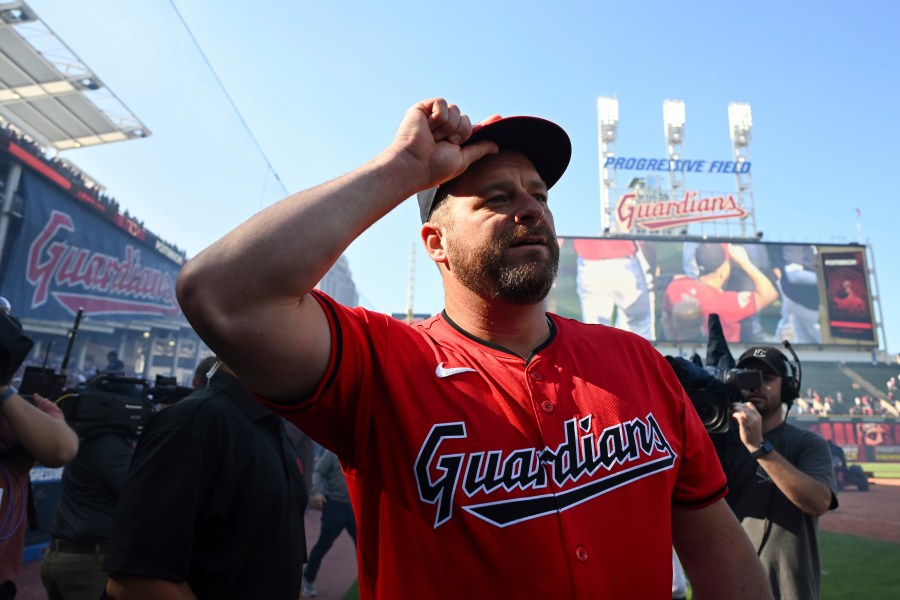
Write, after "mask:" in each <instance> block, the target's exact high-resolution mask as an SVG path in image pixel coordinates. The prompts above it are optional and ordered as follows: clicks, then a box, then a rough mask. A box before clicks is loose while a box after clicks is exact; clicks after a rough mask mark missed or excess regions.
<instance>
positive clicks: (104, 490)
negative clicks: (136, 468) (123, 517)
mask: <svg viewBox="0 0 900 600" xmlns="http://www.w3.org/2000/svg"><path fill="white" fill-rule="evenodd" d="M134 444H135V440H134V438H132V437H131V435H130V433H129V432H128V431H126V430H125V429H124V428H123V430H122V432H114V431H106V432H100V433H96V434H87V435H82V436H80V443H79V446H78V454H77V455H76V456H75V460H73V461H72V462H71V463H69V465H67V466H66V468H65V471H63V476H62V495H61V497H60V501H59V507H58V508H57V509H56V514H55V515H54V517H53V524H52V526H51V529H50V537H51V539H50V546H49V548H48V549H47V554H45V555H44V558H43V560H42V561H41V581H42V582H43V584H44V588H46V590H47V598H48V600H97V598H99V597H100V595H101V594H102V592H103V588H104V587H105V586H106V580H107V578H108V577H109V573H108V572H106V571H104V570H103V556H104V552H105V550H106V543H107V541H108V540H109V537H110V534H111V533H112V527H113V517H114V516H115V512H116V503H117V502H118V501H119V494H120V493H121V491H122V488H123V487H124V485H125V478H126V476H127V475H128V463H129V462H131V455H132V454H133V453H134Z"/></svg>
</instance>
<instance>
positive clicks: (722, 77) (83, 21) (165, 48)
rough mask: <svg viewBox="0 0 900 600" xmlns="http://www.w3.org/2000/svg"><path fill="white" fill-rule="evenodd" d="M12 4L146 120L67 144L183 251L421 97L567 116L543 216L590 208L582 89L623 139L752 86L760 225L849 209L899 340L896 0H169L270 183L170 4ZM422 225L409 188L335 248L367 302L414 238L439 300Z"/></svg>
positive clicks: (419, 278) (699, 134) (745, 95)
mask: <svg viewBox="0 0 900 600" xmlns="http://www.w3.org/2000/svg"><path fill="white" fill-rule="evenodd" d="M29 4H30V5H31V6H32V8H34V9H35V10H36V11H37V13H38V14H39V15H40V17H41V18H42V19H43V20H44V22H45V23H46V24H47V25H49V26H50V27H51V28H52V29H53V30H54V31H55V32H56V34H57V35H58V36H59V37H60V38H61V39H63V40H64V41H65V43H66V44H67V45H68V46H69V47H70V48H71V49H72V50H73V51H74V52H75V53H76V54H77V55H78V56H79V57H80V58H81V59H82V60H83V61H84V63H85V64H87V65H88V66H89V67H90V68H91V69H92V70H93V71H94V72H95V73H96V74H97V75H98V76H99V77H100V78H101V79H102V80H103V82H104V83H105V84H106V85H108V86H109V87H110V88H111V89H112V90H113V92H114V93H115V94H116V95H117V96H118V97H119V98H120V99H121V100H122V101H123V102H124V103H125V104H126V105H127V106H128V107H129V108H130V109H131V110H132V111H133V112H134V113H135V114H136V115H137V116H138V117H139V118H140V119H141V120H142V121H143V122H144V123H145V124H146V125H147V127H149V128H150V130H151V131H152V132H153V135H152V136H151V137H150V138H148V139H144V140H138V141H129V142H124V143H119V144H110V145H107V146H106V147H95V148H83V149H79V150H73V151H68V152H65V153H63V156H65V157H66V158H68V159H69V160H71V161H72V162H74V163H75V164H77V165H78V166H80V167H81V168H82V169H84V170H85V171H86V172H87V173H89V174H90V175H91V176H93V177H94V178H96V179H97V180H98V181H99V182H101V183H102V184H103V185H105V186H106V187H107V189H108V192H109V193H110V194H111V195H113V196H115V197H116V198H117V199H118V200H119V202H120V203H121V204H122V205H123V206H124V207H126V208H128V209H129V211H130V212H131V213H132V214H135V215H137V216H139V217H140V218H142V219H143V220H144V222H145V225H146V226H147V227H149V228H150V229H151V230H153V231H154V232H156V233H158V234H160V235H161V236H162V237H163V238H165V239H167V240H169V241H171V242H174V243H176V244H178V245H179V246H180V247H182V248H185V249H187V251H188V253H189V254H195V253H196V252H198V251H199V250H201V249H202V248H203V247H205V246H207V245H208V244H209V243H211V242H212V241H214V240H215V239H217V238H218V237H220V236H221V235H223V234H224V233H225V232H226V231H228V230H229V229H231V228H233V227H234V226H236V225H237V224H239V223H240V222H241V221H243V220H245V219H246V218H248V217H249V216H251V215H252V214H253V213H255V212H257V211H258V210H260V209H261V208H264V207H265V206H267V205H269V204H271V203H273V202H275V201H277V200H278V199H279V198H280V197H282V196H283V195H284V189H285V188H286V189H287V190H288V191H290V192H294V191H299V190H301V189H304V188H307V187H310V186H313V185H315V184H317V183H321V182H323V181H325V180H328V179H331V178H333V177H336V176H338V175H341V174H343V173H345V172H347V171H349V170H351V169H353V168H354V167H356V166H358V165H359V164H361V163H363V162H364V161H366V160H367V159H368V158H370V157H371V156H373V155H374V154H375V153H377V152H378V151H379V150H381V149H382V148H383V147H384V146H385V145H387V144H388V143H389V142H390V141H391V139H392V137H393V133H394V131H395V128H396V126H397V124H398V123H399V121H400V119H401V117H402V115H403V112H404V111H405V110H406V108H407V107H409V106H410V105H412V104H414V103H415V102H417V101H418V100H420V99H423V98H427V97H431V96H443V97H446V98H448V99H449V100H450V101H452V102H455V103H457V104H459V105H460V106H461V107H462V109H463V110H464V111H465V112H467V113H468V114H470V115H471V116H472V117H473V121H475V120H480V119H481V118H484V117H486V116H488V115H490V114H493V113H500V114H504V115H511V114H535V115H540V116H543V117H546V118H549V119H552V120H554V121H556V122H558V123H560V124H561V125H563V126H564V127H565V128H566V129H567V131H568V132H569V134H570V136H571V137H572V141H573V147H574V155H573V159H572V163H571V166H570V168H569V171H568V172H567V174H566V175H565V176H564V177H563V179H562V180H561V181H560V183H559V184H558V185H557V186H556V187H554V190H553V194H552V206H553V209H554V214H555V217H556V225H557V231H558V233H559V234H560V235H597V234H598V233H599V231H600V216H599V213H600V208H599V183H598V164H597V163H598V146H597V119H596V100H597V97H598V96H610V95H615V96H617V97H618V100H619V104H620V124H619V141H618V147H617V149H618V153H619V155H621V156H626V155H627V156H650V157H655V156H662V155H664V153H665V140H664V137H663V127H662V103H663V100H665V99H669V98H671V99H680V100H683V101H684V102H685V105H686V112H687V125H686V133H685V143H684V154H685V156H686V157H688V158H703V159H720V158H727V157H728V156H730V154H731V144H730V139H729V137H728V121H727V106H728V103H729V102H749V103H750V104H751V106H752V108H753V134H752V135H753V144H752V146H751V147H750V155H751V159H752V162H753V189H754V196H755V200H756V209H757V210H756V220H757V227H758V229H760V230H762V231H763V232H764V233H765V239H766V240H768V241H802V242H811V243H829V242H832V243H847V242H855V241H857V239H858V235H859V234H858V233H857V219H856V209H859V210H860V212H861V215H862V217H861V219H860V221H859V222H860V225H861V235H862V239H863V241H869V242H871V243H872V245H873V247H874V250H875V259H876V264H875V266H876V272H877V279H878V285H879V292H880V299H881V306H882V310H883V319H884V323H885V326H886V330H887V344H888V349H889V350H891V351H892V352H894V353H896V352H898V351H900V266H898V262H897V259H896V258H895V257H897V256H900V234H898V222H897V219H898V216H900V211H898V209H897V207H896V202H897V201H898V199H900V193H898V191H897V188H895V187H894V185H893V176H891V175H890V174H891V173H895V174H896V172H897V169H898V167H897V165H898V164H900V151H898V148H900V41H898V40H900V37H898V36H897V35H896V26H897V23H900V8H898V5H896V4H895V3H890V2H886V1H881V2H871V1H863V2H860V3H857V4H854V5H853V7H852V9H851V8H849V6H848V5H847V4H846V3H838V2H834V1H830V0H829V1H824V2H815V3H812V2H798V3H782V2H771V1H768V0H766V1H760V2H754V3H722V2H711V1H702V2H693V3H687V2H684V3H677V2H657V1H649V2H634V1H631V2H626V1H622V2H619V1H615V2H610V1H603V2H578V3H575V2H569V1H565V0H561V1H560V2H554V3H551V2H546V1H544V2H535V1H530V0H527V1H516V2H512V1H503V2H499V1H496V2H492V1H487V2H485V1H481V2H471V1H470V0H457V1H456V2H453V3H424V2H418V3H413V2H405V1H401V2H379V3H374V2H349V1H344V2H341V1H337V2H334V1H333V2H308V1H299V0H297V1H291V2H287V1H285V2H275V1H272V2H265V3H248V2H235V1H232V0H215V1H213V0H194V1H189V0H177V1H176V3H175V5H176V6H177V7H178V10H179V11H180V12H181V14H182V15H183V17H184V19H185V21H186V22H187V24H188V25H189V27H190V28H191V30H192V31H193V33H194V35H195V36H196V38H197V40H198V42H199V44H200V46H201V47H202V49H203V51H204V52H205V53H206V55H207V57H208V59H209V61H210V62H211V64H212V66H213V67H214V68H215V70H216V72H217V73H218V75H219V77H220V78H221V81H222V82H223V83H224V85H225V87H226V88H227V89H228V92H229V93H230V94H231V97H232V99H233V101H234V103H235V104H236V105H237V107H238V108H239V109H240V111H241V114H242V115H243V118H244V119H245V121H246V123H247V124H248V125H249V127H250V129H251V130H252V133H253V136H254V137H255V138H256V140H257V141H258V143H259V146H260V147H261V148H262V150H263V152H264V153H265V155H266V156H267V157H268V160H269V161H270V162H271V165H272V167H273V169H274V172H275V173H277V174H278V176H279V177H280V180H281V183H282V184H283V186H284V188H282V185H281V184H279V182H278V181H276V179H275V177H274V174H273V172H272V170H270V169H269V168H268V166H267V163H266V160H265V158H264V157H263V155H262V154H261V153H260V151H259V150H258V149H257V146H256V145H255V144H254V142H253V140H252V139H251V138H250V135H249V134H248V132H247V130H246V129H245V128H244V127H243V125H242V124H241V121H240V120H239V118H238V117H237V115H236V114H235V112H234V110H233V109H232V107H231V105H230V104H229V101H228V99H227V98H226V97H225V95H224V94H223V93H222V91H221V89H220V88H219V86H218V84H217V83H216V80H215V78H214V76H213V75H212V73H211V72H210V70H209V69H208V67H207V65H206V63H205V61H204V60H203V57H202V56H201V55H200V53H199V51H198V50H197V48H196V47H195V46H194V44H193V42H192V41H191V38H190V36H189V34H188V32H187V30H186V29H185V28H184V26H183V25H182V23H181V21H180V20H179V18H178V16H177V15H176V13H175V11H174V9H173V7H172V5H171V4H170V3H168V2H159V1H157V2H150V1H148V0H144V1H141V2H137V1H134V2H122V1H121V0H79V1H78V2H59V1H57V0H29ZM703 177H706V178H709V177H722V176H714V175H706V176H703ZM691 183H692V180H691V179H688V187H691V185H690V184H691ZM707 183H709V180H706V179H704V180H697V181H696V182H695V187H696V188H701V189H702V188H704V187H716V186H715V185H707ZM727 184H728V185H732V186H733V179H728V180H727ZM719 187H722V186H719ZM418 225H419V221H418V215H417V209H416V206H415V203H414V202H412V201H408V202H406V203H404V204H403V205H401V206H400V207H398V208H397V209H396V210H395V211H393V212H392V213H391V214H390V215H388V216H387V217H386V218H385V219H383V220H382V221H380V222H379V223H378V224H377V225H375V226H374V227H373V228H372V229H370V230H369V231H368V232H366V233H365V234H364V235H363V236H362V237H361V238H360V239H359V240H357V241H356V242H355V243H354V244H353V245H352V246H351V247H350V248H349V249H348V251H347V257H348V258H349V260H350V267H351V269H352V271H353V275H354V279H355V281H356V283H357V287H358V288H359V290H360V292H361V294H362V303H363V304H364V305H365V306H368V307H370V308H374V309H377V310H381V311H385V312H402V311H404V310H405V308H406V303H407V284H408V280H409V271H410V270H409V263H410V249H411V247H413V246H415V248H416V269H415V303H414V309H415V311H416V312H435V311H438V310H440V308H441V307H442V305H443V295H442V291H441V285H440V280H439V277H438V275H437V270H436V268H435V267H434V266H433V264H431V263H430V261H428V260H427V259H426V258H425V256H424V253H423V252H422V251H421V249H420V248H419V240H418Z"/></svg>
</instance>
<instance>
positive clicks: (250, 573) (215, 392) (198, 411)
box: [103, 372, 307, 600]
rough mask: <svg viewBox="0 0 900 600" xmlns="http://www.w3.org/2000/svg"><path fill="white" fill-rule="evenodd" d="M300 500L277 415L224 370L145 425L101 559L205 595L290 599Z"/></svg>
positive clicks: (301, 488)
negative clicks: (185, 585)
mask: <svg viewBox="0 0 900 600" xmlns="http://www.w3.org/2000/svg"><path fill="white" fill-rule="evenodd" d="M306 500H307V491H306V486H305V484H304V482H303V478H302V476H301V474H300V469H299V461H298V460H297V459H296V456H295V454H294V452H293V450H292V449H291V447H290V444H289V443H288V442H287V438H286V434H285V431H284V428H283V426H282V425H281V423H280V422H279V420H278V418H277V417H276V416H275V415H273V414H272V413H271V412H269V411H268V410H267V409H265V408H264V407H262V406H261V405H260V404H258V403H257V402H256V401H255V399H254V398H253V397H252V396H251V395H250V394H249V393H248V392H247V391H246V389H245V388H244V387H243V385H242V384H241V383H240V382H239V381H238V380H237V379H236V378H234V377H233V376H231V375H229V374H226V373H221V372H220V373H217V374H216V375H214V376H213V378H212V380H211V385H210V386H209V387H207V388H204V389H202V390H198V391H196V392H194V393H192V394H191V395H190V396H188V397H187V398H185V399H184V400H182V401H180V402H178V403H177V404H175V405H174V406H172V407H171V408H168V409H165V410H163V411H161V412H160V413H159V414H157V415H156V416H155V417H154V418H153V420H152V421H151V422H150V424H149V425H148V426H147V429H146V430H145V431H144V433H143V435H142V436H141V439H140V441H139V442H138V446H137V449H136V450H135V454H134V458H133V460H132V462H131V468H130V470H129V479H128V483H127V484H126V486H125V489H124V490H123V492H122V496H121V498H120V501H119V506H118V510H117V513H116V521H115V525H114V528H113V535H112V538H111V539H110V543H109V546H108V549H107V555H106V560H105V561H104V564H103V567H104V569H105V570H108V571H110V572H113V573H126V574H130V575H141V576H145V577H153V578H158V579H168V580H171V581H177V582H187V583H188V585H190V587H191V589H192V590H193V592H194V594H195V595H196V596H197V598H199V599H201V600H202V599H206V598H209V599H213V598H215V599H216V600H219V599H224V598H241V599H245V598H272V599H276V600H277V599H279V598H286V599H287V598H289V599H290V600H296V599H297V598H298V597H299V595H300V579H301V575H302V563H303V562H304V561H305V559H306V540H305V534H304V528H303V513H304V510H305V508H306Z"/></svg>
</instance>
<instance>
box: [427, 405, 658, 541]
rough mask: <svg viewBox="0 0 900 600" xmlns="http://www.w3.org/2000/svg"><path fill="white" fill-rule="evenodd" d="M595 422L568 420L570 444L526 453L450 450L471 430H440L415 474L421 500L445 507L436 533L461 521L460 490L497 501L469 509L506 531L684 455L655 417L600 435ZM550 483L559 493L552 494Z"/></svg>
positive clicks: (448, 426)
mask: <svg viewBox="0 0 900 600" xmlns="http://www.w3.org/2000/svg"><path fill="white" fill-rule="evenodd" d="M591 421H592V416H591V415H588V416H586V417H582V418H580V419H571V420H569V421H566V422H565V423H564V429H565V431H564V440H563V442H562V443H560V444H559V446H557V447H556V448H549V447H545V448H542V449H538V448H521V449H516V450H512V451H511V452H509V453H506V454H504V453H503V451H501V450H489V451H480V452H469V453H451V452H442V451H441V445H442V444H443V443H444V442H450V441H451V440H462V439H466V438H467V434H466V425H465V423H439V424H437V425H435V426H434V427H432V428H431V431H430V432H429V434H428V436H427V437H426V439H425V441H424V443H423V444H422V447H421V448H420V449H419V455H418V457H417V458H416V463H415V477H416V484H417V485H418V488H419V497H420V498H421V500H422V501H423V502H426V503H428V504H434V505H436V507H437V513H436V515H435V519H434V526H435V528H437V527H438V526H440V525H442V524H443V523H446V522H447V521H448V520H450V519H451V518H452V517H453V500H454V497H455V496H456V494H457V492H458V491H459V489H460V488H461V489H462V492H463V493H464V494H465V495H466V496H467V497H469V498H472V497H473V496H474V495H475V494H478V493H483V494H487V495H488V496H491V497H496V500H493V499H492V500H491V501H490V502H480V503H478V504H469V505H465V504H464V505H463V506H462V508H463V509H464V510H465V511H467V512H468V513H470V514H472V515H474V516H476V517H478V518H480V519H483V520H485V521H487V522H488V523H491V524H493V525H496V526H497V527H506V526H507V525H512V524H514V523H520V522H522V521H527V520H529V519H535V518H538V517H541V516H544V515H549V514H553V513H556V512H561V511H564V510H567V509H569V508H572V507H573V506H576V505H578V504H581V503H583V502H585V501H587V500H590V499H591V498H595V497H597V496H600V495H602V494H605V493H606V492H608V491H610V490H613V489H616V488H620V487H622V486H624V485H628V484H630V483H633V482H634V481H637V480H638V479H642V478H644V477H648V476H650V475H653V474H655V473H660V472H662V471H666V470H668V469H671V468H672V466H673V465H674V464H675V459H676V454H675V452H673V451H672V448H671V446H670V445H669V442H668V440H666V437H665V435H664V434H663V432H662V430H661V429H660V427H659V424H658V423H657V422H656V419H655V418H654V417H653V414H652V413H649V414H647V416H646V417H645V418H644V419H634V420H633V421H628V422H626V423H619V424H618V425H613V426H610V427H607V428H606V429H604V430H603V432H601V433H600V435H599V436H598V435H596V434H595V433H594V432H593V431H592V430H591ZM464 465H465V468H463V466H464ZM550 481H552V482H553V483H554V484H555V488H556V489H557V490H558V491H557V492H556V493H553V492H550V493H547V492H546V490H547V488H548V487H549V482H550ZM517 489H518V490H523V491H525V490H533V491H534V492H535V493H534V494H533V495H529V496H525V497H521V495H519V496H516V497H512V496H511V495H510V492H512V491H514V490H517ZM542 490H544V493H542V492H541V491H542Z"/></svg>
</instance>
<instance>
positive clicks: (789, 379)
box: [778, 340, 803, 409]
mask: <svg viewBox="0 0 900 600" xmlns="http://www.w3.org/2000/svg"><path fill="white" fill-rule="evenodd" d="M781 343H782V344H784V347H785V348H787V349H788V351H789V352H790V353H791V356H792V357H793V358H794V362H793V363H792V362H791V361H790V359H788V357H787V356H785V355H784V354H783V353H782V352H779V353H778V354H781V358H783V359H784V366H785V373H787V374H786V375H785V376H784V377H782V378H781V401H782V402H784V403H785V404H787V405H788V409H790V408H791V405H793V404H794V400H795V399H796V398H798V397H799V396H800V377H801V376H802V375H803V370H802V369H801V368H800V359H799V358H798V357H797V353H796V352H794V348H793V346H791V343H790V342H789V341H787V340H784V341H783V342H781Z"/></svg>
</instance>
